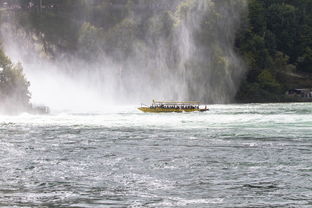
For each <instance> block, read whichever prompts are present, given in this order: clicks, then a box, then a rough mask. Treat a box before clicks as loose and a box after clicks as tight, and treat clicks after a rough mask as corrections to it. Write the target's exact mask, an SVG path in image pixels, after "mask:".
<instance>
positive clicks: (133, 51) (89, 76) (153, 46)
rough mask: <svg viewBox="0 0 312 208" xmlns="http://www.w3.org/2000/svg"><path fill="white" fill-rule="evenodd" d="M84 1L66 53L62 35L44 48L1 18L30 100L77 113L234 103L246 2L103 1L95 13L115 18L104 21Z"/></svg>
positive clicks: (12, 18) (41, 39)
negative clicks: (171, 103) (164, 103)
mask: <svg viewBox="0 0 312 208" xmlns="http://www.w3.org/2000/svg"><path fill="white" fill-rule="evenodd" d="M85 2H86V7H85V10H83V9H81V8H79V11H75V9H76V8H74V7H73V11H72V13H71V14H69V16H70V15H72V18H73V19H74V20H72V21H75V23H77V22H79V30H77V31H73V32H74V35H75V36H76V37H77V41H76V45H75V50H71V51H66V50H64V48H65V49H66V41H65V39H64V37H62V36H60V37H59V40H57V41H54V42H53V41H50V42H49V41H47V40H46V39H45V37H46V36H47V35H48V34H45V32H44V31H39V32H38V30H37V31H34V30H29V29H25V27H24V26H23V25H22V24H20V20H18V18H19V17H18V15H14V14H10V15H8V16H6V17H5V18H3V17H2V18H1V19H2V21H1V22H2V24H1V37H2V43H3V46H4V48H5V51H6V53H7V54H8V55H9V56H10V57H11V58H12V59H13V61H19V62H21V63H22V64H23V66H24V69H25V73H26V76H27V78H28V79H29V80H30V82H31V88H30V89H31V91H32V96H33V98H32V99H33V102H35V103H41V104H46V105H49V106H51V107H52V108H54V109H75V108H76V109H81V110H82V109H88V108H93V109H96V108H98V109H100V108H101V106H103V105H105V104H138V103H140V102H147V103H148V102H150V101H151V100H152V99H158V100H200V101H202V102H205V103H228V102H231V101H232V99H233V97H234V95H235V93H236V91H237V88H238V85H239V82H240V79H241V77H242V76H243V74H244V71H245V67H244V64H243V63H242V61H241V60H240V58H239V57H238V55H237V54H236V53H235V51H234V40H235V35H236V32H237V30H238V29H239V27H240V26H241V16H242V15H243V14H244V13H245V12H246V7H247V2H246V1H245V0H170V1H168V0H129V1H114V2H115V3H113V4H112V3H110V4H108V1H103V2H102V3H101V4H100V5H98V6H99V7H100V8H104V9H103V10H101V11H100V12H103V13H104V12H106V13H107V12H108V11H110V15H114V13H116V15H118V16H119V19H118V21H116V22H110V23H103V22H105V19H103V22H102V23H101V19H95V17H93V16H92V14H91V15H90V8H89V7H91V5H92V1H85ZM88 4H90V5H88ZM17 12H18V11H17ZM120 16H121V17H120ZM29 21H31V19H30V18H29ZM97 23H98V24H97ZM69 28H70V25H69ZM60 46H62V47H60ZM47 49H48V50H47Z"/></svg>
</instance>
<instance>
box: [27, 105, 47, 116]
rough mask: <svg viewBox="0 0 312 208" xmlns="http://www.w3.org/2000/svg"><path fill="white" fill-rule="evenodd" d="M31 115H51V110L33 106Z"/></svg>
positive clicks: (43, 106)
mask: <svg viewBox="0 0 312 208" xmlns="http://www.w3.org/2000/svg"><path fill="white" fill-rule="evenodd" d="M29 113H32V114H49V113H50V108H49V107H48V106H45V105H40V106H32V107H31V109H30V112H29Z"/></svg>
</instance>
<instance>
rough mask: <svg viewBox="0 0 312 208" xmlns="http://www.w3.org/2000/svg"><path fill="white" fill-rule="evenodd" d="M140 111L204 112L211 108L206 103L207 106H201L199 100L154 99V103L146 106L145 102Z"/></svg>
mask: <svg viewBox="0 0 312 208" xmlns="http://www.w3.org/2000/svg"><path fill="white" fill-rule="evenodd" d="M138 109H139V110H140V111H143V112H145V113H170V112H176V113H181V112H196V111H199V112H204V111H208V110H209V109H208V108H207V106H206V105H205V108H201V107H200V102H197V101H188V102H175V101H155V100H153V103H152V105H150V106H146V105H144V106H143V104H142V105H141V107H140V108H138Z"/></svg>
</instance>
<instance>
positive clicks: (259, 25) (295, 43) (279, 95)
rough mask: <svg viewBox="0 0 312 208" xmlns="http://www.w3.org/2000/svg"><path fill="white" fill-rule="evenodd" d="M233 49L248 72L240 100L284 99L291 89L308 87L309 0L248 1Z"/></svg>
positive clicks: (311, 58)
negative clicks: (239, 55)
mask: <svg viewBox="0 0 312 208" xmlns="http://www.w3.org/2000/svg"><path fill="white" fill-rule="evenodd" d="M248 1H249V12H248V16H246V17H245V21H246V22H247V23H248V27H245V28H243V29H242V31H241V33H240V36H239V37H238V39H237V43H236V45H237V48H238V49H239V52H240V53H241V55H242V56H243V58H244V60H245V62H246V63H247V65H248V68H249V72H248V74H247V77H246V80H245V81H244V82H243V83H242V85H241V88H240V91H239V93H238V95H237V98H238V100H240V101H248V102H250V101H254V102H266V101H284V100H287V98H285V97H284V93H285V91H287V90H288V89H291V88H301V87H302V88H312V81H311V75H312V13H311V10H312V1H311V0H300V1H293V0H248Z"/></svg>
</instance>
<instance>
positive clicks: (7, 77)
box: [0, 50, 31, 113]
mask: <svg viewBox="0 0 312 208" xmlns="http://www.w3.org/2000/svg"><path fill="white" fill-rule="evenodd" d="M29 85H30V84H29V82H28V81H27V80H26V78H25V75H24V74H23V67H22V65H21V64H20V63H18V64H12V62H11V61H10V59H9V58H8V57H7V56H6V55H5V54H4V52H3V51H2V50H0V97H1V102H0V107H1V110H2V111H6V112H9V113H16V112H18V111H22V110H27V109H28V108H29V105H30V104H29V100H30V97H31V95H30V92H29V90H28V88H29Z"/></svg>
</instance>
